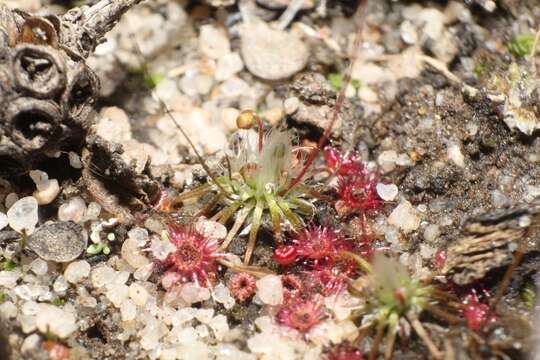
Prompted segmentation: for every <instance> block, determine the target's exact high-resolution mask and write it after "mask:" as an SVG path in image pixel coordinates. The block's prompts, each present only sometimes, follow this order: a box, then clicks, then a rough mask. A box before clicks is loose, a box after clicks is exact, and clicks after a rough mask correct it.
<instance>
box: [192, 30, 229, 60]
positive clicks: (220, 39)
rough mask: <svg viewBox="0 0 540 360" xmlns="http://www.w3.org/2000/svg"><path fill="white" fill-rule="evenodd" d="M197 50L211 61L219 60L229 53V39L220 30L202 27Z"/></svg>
mask: <svg viewBox="0 0 540 360" xmlns="http://www.w3.org/2000/svg"><path fill="white" fill-rule="evenodd" d="M199 50H200V51H201V53H203V54H204V55H206V56H208V57H209V58H211V59H219V58H221V57H224V56H225V55H227V54H228V53H230V52H231V46H230V44H229V38H228V37H227V34H226V33H225V31H223V30H222V29H218V28H217V27H215V26H213V25H203V26H201V28H200V34H199Z"/></svg>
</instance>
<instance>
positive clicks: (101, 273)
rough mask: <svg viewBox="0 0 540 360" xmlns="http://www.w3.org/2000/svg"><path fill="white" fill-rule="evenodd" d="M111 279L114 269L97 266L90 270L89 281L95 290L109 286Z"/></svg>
mask: <svg viewBox="0 0 540 360" xmlns="http://www.w3.org/2000/svg"><path fill="white" fill-rule="evenodd" d="M113 278H114V269H113V268H112V267H110V266H107V265H105V266H99V267H97V268H95V269H93V270H92V275H91V280H92V285H94V287H95V288H98V289H99V288H101V287H103V286H105V285H107V284H109V283H110V282H112V281H113Z"/></svg>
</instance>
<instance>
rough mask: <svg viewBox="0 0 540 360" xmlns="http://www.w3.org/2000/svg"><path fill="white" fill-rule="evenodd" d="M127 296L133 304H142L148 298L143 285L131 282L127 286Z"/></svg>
mask: <svg viewBox="0 0 540 360" xmlns="http://www.w3.org/2000/svg"><path fill="white" fill-rule="evenodd" d="M129 297H130V298H131V300H133V303H134V304H135V305H137V306H144V305H145V304H146V301H147V300H148V291H146V289H145V288H144V287H143V286H141V285H139V284H137V283H132V284H131V285H130V286H129Z"/></svg>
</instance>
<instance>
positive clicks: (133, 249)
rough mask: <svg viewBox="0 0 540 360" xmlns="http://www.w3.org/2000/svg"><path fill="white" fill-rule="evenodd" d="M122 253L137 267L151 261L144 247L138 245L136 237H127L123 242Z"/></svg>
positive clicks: (123, 256)
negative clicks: (145, 254)
mask: <svg viewBox="0 0 540 360" xmlns="http://www.w3.org/2000/svg"><path fill="white" fill-rule="evenodd" d="M121 253H122V259H124V260H125V261H126V262H127V263H128V264H129V265H130V266H132V267H133V268H135V269H139V268H141V267H143V266H145V265H148V264H149V263H150V260H148V258H147V257H146V256H144V253H143V252H142V249H141V248H140V247H139V246H138V242H137V240H135V239H132V238H128V239H126V240H125V241H124V243H123V244H122V250H121Z"/></svg>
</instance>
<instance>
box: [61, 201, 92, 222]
mask: <svg viewBox="0 0 540 360" xmlns="http://www.w3.org/2000/svg"><path fill="white" fill-rule="evenodd" d="M85 211H86V203H85V202H84V200H83V199H82V198H81V197H80V196H75V197H74V198H71V199H69V201H67V202H65V203H63V204H62V205H60V207H59V208H58V219H60V221H70V220H71V221H74V222H80V221H81V220H82V219H83V215H84V214H85Z"/></svg>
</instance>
